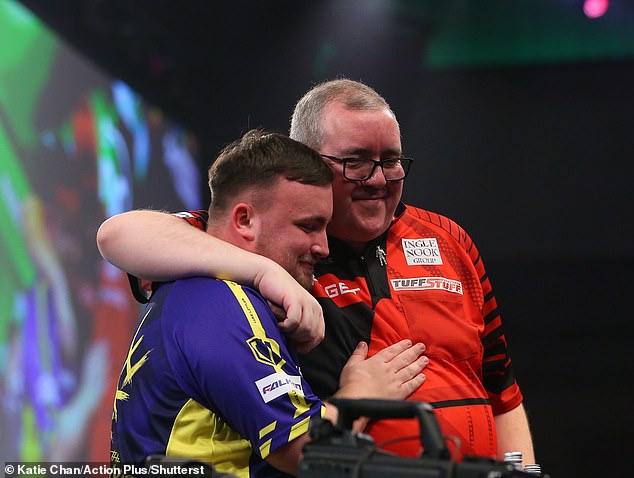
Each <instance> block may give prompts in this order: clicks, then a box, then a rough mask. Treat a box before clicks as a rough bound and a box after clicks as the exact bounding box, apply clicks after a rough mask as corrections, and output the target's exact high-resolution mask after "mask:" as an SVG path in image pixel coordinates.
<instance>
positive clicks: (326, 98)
mask: <svg viewBox="0 0 634 478" xmlns="http://www.w3.org/2000/svg"><path fill="white" fill-rule="evenodd" d="M333 101H338V102H340V103H341V104H343V105H344V106H345V107H346V108H348V109H351V110H375V109H388V110H389V111H390V112H391V113H392V114H394V112H393V111H392V109H391V108H390V105H389V104H388V103H387V101H385V98H383V97H382V96H381V95H379V94H378V93H377V92H376V91H375V90H374V89H373V88H371V87H369V86H367V85H365V84H363V83H361V82H359V81H354V80H348V79H346V78H341V79H337V80H331V81H326V82H323V83H320V84H318V85H317V86H314V87H313V88H311V89H310V90H308V92H307V93H306V94H305V95H304V96H302V98H301V99H300V100H299V101H298V102H297V104H296V105H295V110H294V111H293V116H292V117H291V129H290V137H291V138H293V139H294V140H296V141H300V142H302V143H304V144H305V145H307V146H310V147H311V148H314V149H318V148H319V147H320V146H321V144H322V142H323V139H324V131H323V128H322V124H321V123H322V115H323V111H324V109H325V108H326V106H327V105H328V104H330V103H331V102H333ZM394 116H395V117H396V115H394Z"/></svg>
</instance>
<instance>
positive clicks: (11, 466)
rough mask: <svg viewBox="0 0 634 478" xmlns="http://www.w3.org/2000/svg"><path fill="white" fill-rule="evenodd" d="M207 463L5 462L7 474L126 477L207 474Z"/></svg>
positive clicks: (66, 477) (12, 475)
mask: <svg viewBox="0 0 634 478" xmlns="http://www.w3.org/2000/svg"><path fill="white" fill-rule="evenodd" d="M205 469H206V467H205V466H204V465H203V464H193V463H187V464H184V463H152V464H148V465H135V464H123V463H121V464H112V463H85V462H84V463H81V462H75V463H20V462H7V463H5V464H4V474H5V477H6V478H10V477H11V478H12V477H27V476H28V477H54V476H59V477H64V478H83V477H96V478H119V477H121V478H123V477H148V478H151V477H154V476H157V477H170V476H206V473H205Z"/></svg>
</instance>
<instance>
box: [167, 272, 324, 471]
mask: <svg viewBox="0 0 634 478" xmlns="http://www.w3.org/2000/svg"><path fill="white" fill-rule="evenodd" d="M165 307H168V308H169V309H168V310H167V311H166V312H167V313H168V314H169V315H170V316H172V317H174V320H172V321H171V322H170V325H169V328H168V330H165V331H164V332H163V333H164V334H171V336H172V337H171V338H170V340H171V341H172V342H173V343H176V344H177V350H171V351H169V356H170V362H171V363H172V364H173V366H174V369H175V370H178V374H177V376H178V377H179V380H180V382H181V383H180V385H181V386H182V387H183V389H184V390H186V391H187V392H188V393H189V394H190V395H191V396H192V397H193V398H194V399H195V400H196V401H197V402H199V403H200V404H202V405H204V406H205V407H207V408H209V409H210V410H212V411H213V412H214V413H217V414H218V415H220V416H221V417H222V418H223V419H224V420H225V421H226V422H227V424H228V425H229V426H230V427H231V428H232V429H234V430H235V431H236V432H238V433H239V434H240V435H241V436H242V437H243V438H245V439H247V440H249V441H250V443H251V445H252V448H253V451H254V452H255V453H258V454H259V455H260V456H261V457H262V458H263V459H264V458H266V457H267V456H268V455H269V454H270V453H271V452H272V451H274V450H275V449H277V448H279V447H281V446H283V445H285V444H287V443H288V442H290V441H292V440H293V439H295V438H297V437H298V436H300V435H302V434H303V433H306V432H307V431H308V426H309V424H310V421H311V420H312V419H314V418H319V417H320V416H321V411H322V410H321V409H322V405H323V404H322V402H321V401H320V400H319V399H318V398H317V397H316V396H315V395H314V394H313V392H312V390H311V389H310V387H309V385H308V383H307V382H306V381H305V380H304V378H303V377H302V375H301V373H300V370H299V367H298V366H297V361H296V357H295V354H294V352H293V351H292V349H291V348H290V347H289V346H288V345H287V344H286V341H285V338H284V336H283V335H282V334H281V332H280V331H279V328H278V326H277V323H276V320H275V317H274V316H273V314H272V312H271V311H270V309H269V308H268V306H267V305H266V303H265V302H264V300H263V299H262V297H261V296H260V295H259V294H258V293H257V292H255V291H253V290H252V289H249V288H247V287H243V286H240V285H238V284H235V283H232V282H229V281H219V280H215V279H208V278H193V279H187V280H183V281H178V282H177V283H176V284H175V287H174V288H173V290H172V292H171V294H170V298H169V301H168V302H167V303H166V304H165Z"/></svg>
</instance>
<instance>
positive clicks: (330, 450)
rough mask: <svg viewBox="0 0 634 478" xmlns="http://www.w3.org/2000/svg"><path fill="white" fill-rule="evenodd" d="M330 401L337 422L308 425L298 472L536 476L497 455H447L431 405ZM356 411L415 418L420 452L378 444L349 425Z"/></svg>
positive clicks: (308, 475) (422, 477)
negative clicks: (408, 453)
mask: <svg viewBox="0 0 634 478" xmlns="http://www.w3.org/2000/svg"><path fill="white" fill-rule="evenodd" d="M331 402H332V403H333V404H334V405H336V406H337V408H338V409H339V419H338V422H337V425H333V424H332V423H331V422H329V421H328V420H320V421H317V422H315V424H314V425H312V426H311V428H310V431H309V433H310V436H311V441H310V442H309V443H307V444H306V445H305V446H304V450H303V452H304V454H303V458H302V461H301V462H300V465H299V473H298V477H299V478H361V477H363V478H406V477H416V478H440V477H443V478H520V477H525V478H529V477H532V478H536V477H539V476H544V475H536V474H529V473H526V472H524V471H520V470H517V469H515V468H514V467H513V466H512V465H510V464H508V463H504V462H501V461H497V460H493V459H489V458H481V457H465V458H464V459H463V460H462V461H460V462H457V461H453V460H451V457H450V453H449V449H448V448H447V445H446V443H445V439H444V437H443V435H442V432H441V430H440V426H439V425H438V422H437V420H436V417H435V415H434V412H433V408H432V407H431V405H429V404H427V403H423V402H404V401H394V400H344V399H337V400H334V399H333V400H331ZM361 416H367V417H370V418H373V419H383V418H417V419H418V422H419V428H420V437H421V444H422V445H423V450H424V451H423V454H422V455H421V456H420V457H418V458H405V457H399V456H396V455H393V454H391V453H387V452H385V451H382V450H380V449H378V448H377V447H376V446H375V444H374V442H373V440H372V438H371V437H369V436H367V435H364V434H360V433H355V432H353V431H352V429H351V428H352V422H353V421H354V420H356V419H357V418H359V417H361Z"/></svg>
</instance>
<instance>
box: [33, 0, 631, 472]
mask: <svg viewBox="0 0 634 478" xmlns="http://www.w3.org/2000/svg"><path fill="white" fill-rule="evenodd" d="M22 3H23V4H25V5H26V6H28V7H29V8H31V9H32V10H33V11H34V12H35V13H36V14H38V15H39V16H40V17H41V18H42V19H43V20H44V21H45V22H47V23H48V24H49V25H50V26H51V27H52V28H54V29H55V30H57V31H58V33H60V34H61V35H62V36H63V37H65V38H66V39H67V40H69V41H70V42H71V44H73V45H74V46H75V47H76V48H78V49H79V50H80V51H82V52H83V53H84V54H86V55H87V56H88V57H89V58H91V59H92V60H93V61H94V62H95V63H97V64H98V65H100V66H101V67H102V68H104V69H106V70H107V71H109V72H111V73H112V74H114V75H117V76H118V77H120V78H122V79H124V80H125V81H127V82H128V83H129V84H130V85H131V86H132V87H134V88H135V89H137V90H138V91H140V92H141V93H142V94H143V95H144V96H145V97H146V98H147V99H148V100H150V101H152V102H154V103H156V104H157V105H159V106H161V107H163V108H164V109H165V110H166V111H168V112H169V113H170V114H171V115H173V116H174V117H175V118H176V119H178V120H180V121H182V122H183V123H184V124H186V125H187V126H188V127H189V128H191V129H192V131H194V132H195V133H196V134H197V136H198V138H199V140H200V146H201V150H202V152H203V154H202V158H203V159H202V164H201V165H200V166H201V169H202V170H205V169H206V167H207V166H208V163H209V161H210V160H211V159H212V158H213V157H214V154H215V152H216V151H217V150H218V149H219V148H220V147H221V146H222V145H224V144H225V143H227V142H229V141H231V140H233V139H235V138H236V137H238V136H239V135H240V134H241V133H243V132H244V131H246V130H247V129H249V128H251V127H258V126H264V127H266V128H268V129H273V130H278V131H282V132H285V131H287V129H288V119H289V117H290V114H291V111H292V108H293V105H294V103H295V101H296V100H297V99H298V98H299V97H300V96H301V95H302V94H303V93H304V92H305V91H306V90H307V89H308V88H310V87H311V86H312V85H313V84H315V83H316V82H319V81H322V80H326V79H332V78H335V77H337V76H346V77H349V78H352V79H357V80H362V81H364V82H367V83H368V84H370V85H371V86H373V87H375V88H376V89H377V90H378V91H379V92H380V93H382V94H383V95H384V96H385V97H386V99H387V100H388V101H389V102H390V104H391V106H392V108H393V110H394V111H395V112H396V114H397V117H398V118H399V121H400V123H401V129H402V134H403V145H404V151H405V153H406V154H407V155H408V156H412V157H414V158H415V159H416V163H415V165H414V169H413V171H412V173H411V175H410V177H408V180H407V182H406V187H405V199H406V201H407V202H410V203H412V204H415V205H417V206H420V207H424V208H427V209H430V210H433V211H436V212H439V213H442V214H445V215H447V216H449V217H451V218H453V219H455V220H456V221H458V222H459V223H460V224H461V225H462V226H463V227H465V229H466V230H467V231H468V232H469V233H470V234H471V236H472V237H473V238H474V239H475V240H476V243H477V244H478V247H479V249H480V251H481V253H482V255H483V256H484V258H485V260H486V264H487V268H488V272H489V276H490V277H492V279H493V283H494V285H495V287H496V291H497V297H498V302H499V303H500V306H501V309H502V312H503V315H504V317H505V323H506V327H507V336H508V338H509V341H510V346H511V351H512V354H513V358H514V365H515V369H516V372H517V376H518V380H519V382H520V385H521V386H522V388H523V391H524V394H525V397H526V402H525V403H526V407H527V410H528V412H529V416H530V420H531V424H532V429H533V434H534V441H535V446H536V453H537V457H538V461H539V462H541V464H542V467H543V469H544V470H545V471H547V472H549V473H550V474H551V475H552V476H554V477H565V476H570V477H595V476H608V474H609V475H611V476H621V475H625V474H626V473H628V474H629V473H631V471H630V466H629V465H628V463H627V460H626V457H628V456H629V455H630V454H631V451H630V450H631V446H632V445H633V444H634V439H633V438H632V437H633V435H632V427H633V426H634V413H633V412H632V408H631V396H632V395H631V392H630V390H631V385H630V384H629V381H630V380H631V378H632V354H631V352H630V350H631V348H630V347H629V335H628V332H629V330H630V327H627V325H628V321H629V319H628V318H631V316H632V314H631V311H630V307H629V306H630V304H629V302H630V300H629V299H630V294H631V285H632V283H633V281H632V277H631V272H630V271H631V269H632V266H634V241H633V238H634V234H633V232H634V231H633V229H634V217H633V215H632V212H631V208H632V205H633V204H634V201H633V199H634V195H633V194H632V187H631V182H632V174H631V172H630V170H631V165H630V164H628V163H631V161H632V156H633V153H634V146H633V140H632V137H633V131H632V130H633V127H634V117H633V114H634V113H633V106H634V93H633V91H632V90H633V88H634V5H632V4H631V2H629V1H625V0H622V1H620V2H619V1H614V0H613V1H612V2H610V8H609V9H608V11H607V12H606V14H605V15H604V16H603V17H601V18H598V19H593V20H591V19H589V18H587V17H586V16H585V15H584V14H583V11H582V6H583V3H584V2H583V1H577V0H558V1H555V0H552V1H545V0H542V1H530V2H529V1H523V2H521V1H518V2H508V1H502V0H498V1H491V2H477V1H466V0H461V1H460V0H453V1H450V0H447V1H442V2H441V1H387V0H385V1H378V0H376V1H370V0H357V1H353V0H340V1H338V2H328V1H323V2H296V1H290V0H260V1H246V0H234V1H213V2H202V1H187V2H176V1H166V0H158V1H121V0H119V1H114V0H110V1H103V0H102V1H98V0H91V1H84V2H76V1H70V0H63V1H57V2H47V1H36V0H24V1H23V2H22ZM53 3H54V5H53ZM511 4H513V5H511ZM200 187H201V188H204V187H205V186H204V184H201V185H200Z"/></svg>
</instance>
